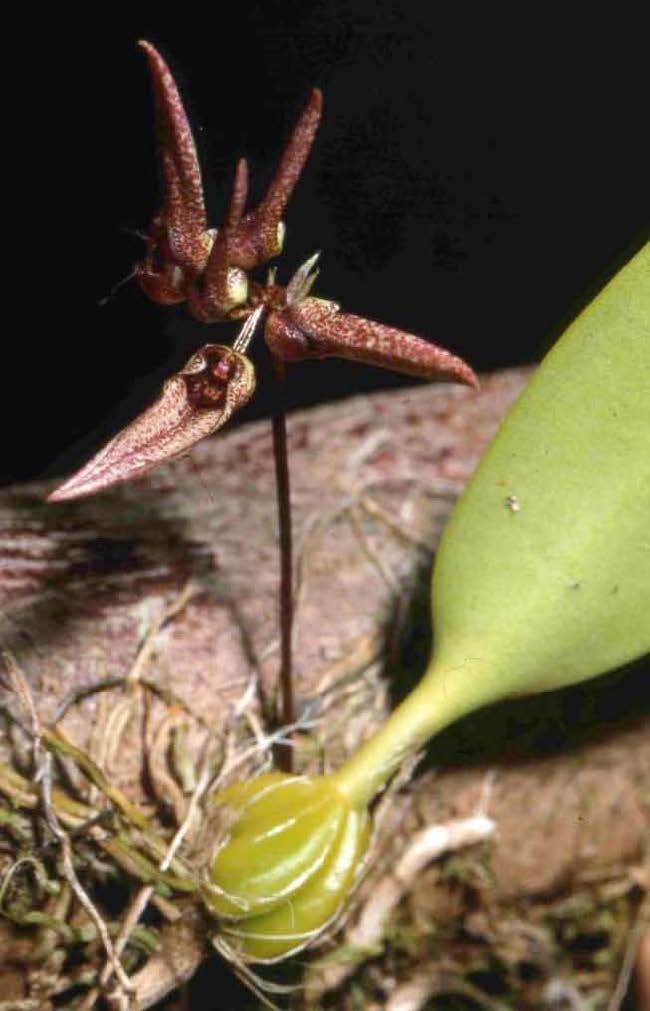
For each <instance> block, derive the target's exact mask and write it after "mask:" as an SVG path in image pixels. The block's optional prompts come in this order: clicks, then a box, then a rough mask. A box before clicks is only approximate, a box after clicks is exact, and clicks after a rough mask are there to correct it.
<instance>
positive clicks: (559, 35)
mask: <svg viewBox="0 0 650 1011" xmlns="http://www.w3.org/2000/svg"><path fill="white" fill-rule="evenodd" d="M185 6H186V10H185V9H179V8H176V9H175V10H174V13H173V14H171V15H169V16H162V15H161V14H160V13H157V14H156V15H152V16H151V17H147V16H146V15H145V14H144V13H143V10H144V9H143V8H134V10H133V13H132V14H124V13H122V14H121V15H118V14H116V12H115V10H114V9H113V8H112V7H111V9H110V17H109V13H108V9H106V10H102V9H101V8H99V7H97V8H95V14H94V15H93V19H92V20H91V19H90V18H89V17H88V16H85V17H86V20H85V21H82V20H79V17H80V16H75V17H74V18H73V17H72V16H70V17H69V21H67V22H66V21H64V20H62V17H63V15H61V14H60V12H59V13H58V16H57V19H56V20H53V21H52V22H51V23H48V22H45V21H43V19H42V16H40V15H39V17H35V18H34V24H33V25H32V26H30V27H29V30H28V31H27V30H26V31H25V32H24V33H23V34H20V33H17V34H16V35H15V36H13V38H12V39H11V40H8V41H7V46H8V48H9V49H11V46H12V45H14V46H15V48H16V53H17V55H18V56H19V57H20V60H19V63H18V64H17V66H19V67H20V68H21V69H20V70H15V71H13V72H12V80H11V82H10V85H11V86H10V97H11V99H12V100H11V102H9V103H8V107H7V118H6V120H5V122H8V121H9V120H10V119H11V118H12V117H13V116H14V115H15V123H16V135H15V137H13V138H12V139H11V142H10V143H6V144H5V154H6V161H7V163H8V165H9V169H10V172H11V174H12V179H13V180H14V182H13V183H11V182H10V184H9V186H8V187H7V189H6V190H5V200H6V201H7V209H8V211H9V213H14V212H16V211H17V212H18V215H19V222H20V227H19V230H18V234H17V235H16V237H15V238H14V239H13V240H11V242H10V241H9V239H8V235H7V234H6V235H5V250H6V253H8V256H9V263H10V266H11V271H10V272H8V273H7V274H6V275H5V328H4V330H5V339H4V361H5V369H4V380H5V382H4V387H5V397H4V398H3V406H2V413H3V420H2V423H3V429H4V433H5V435H4V438H3V450H2V460H1V474H0V478H1V479H2V481H4V482H5V483H6V482H8V481H16V480H24V479H28V478H31V477H37V476H43V475H49V476H53V475H55V474H64V473H66V472H68V471H70V470H71V469H73V468H74V467H76V466H78V465H79V464H80V463H81V462H83V460H84V459H85V458H86V457H87V456H88V454H89V453H90V452H91V451H92V450H93V449H95V448H97V447H98V446H99V445H100V444H101V443H102V442H103V441H105V440H106V438H107V437H108V436H110V435H111V434H112V433H113V432H114V431H115V430H116V429H118V428H119V427H120V426H121V425H122V424H124V423H125V421H127V420H128V419H129V418H131V417H132V416H134V415H135V414H136V413H138V412H139V411H140V410H141V409H142V408H143V407H144V406H145V405H146V403H147V402H148V401H150V400H151V399H152V397H153V396H154V394H155V392H156V390H157V389H158V388H159V386H160V383H161V381H162V380H163V379H164V378H165V377H166V376H167V375H168V374H169V373H170V372H172V371H173V370H174V369H175V368H177V367H179V366H180V365H181V364H182V363H183V362H184V360H185V359H186V358H187V357H188V356H189V354H190V353H191V351H192V350H194V349H195V348H196V347H197V346H199V345H200V344H202V343H205V342H206V341H208V340H216V341H223V340H226V341H227V340H230V339H231V337H232V334H233V328H232V327H228V326H225V327H224V326H222V327H216V328H215V327H212V328H208V327H205V326H202V325H201V324H199V323H196V322H193V321H192V320H190V319H188V317H187V315H186V313H185V311H184V309H183V307H180V308H177V309H162V308H159V307H157V306H154V305H153V304H151V303H148V302H147V301H146V300H145V298H144V296H143V295H142V294H141V293H140V292H139V290H138V289H137V288H136V287H135V286H134V285H133V284H132V283H131V284H127V285H125V286H124V287H122V288H121V289H120V290H119V292H117V293H116V294H115V296H114V297H113V298H111V300H110V301H109V302H108V304H106V305H104V306H103V307H102V306H100V304H99V303H100V300H101V299H102V297H103V296H104V295H106V293H107V292H108V291H109V290H110V289H111V287H112V286H113V285H114V284H115V283H116V282H117V281H118V280H119V279H120V278H121V277H123V276H124V275H126V274H127V273H128V272H129V270H130V268H131V266H132V265H133V263H134V262H135V261H136V260H137V259H138V258H139V256H140V255H141V249H142V244H141V242H140V240H139V239H138V238H137V237H136V236H135V234H133V232H134V230H136V229H139V228H143V227H146V226H147V224H148V222H149V220H150V218H151V215H152V213H153V212H154V210H155V209H156V204H157V178H156V166H155V149H154V143H153V124H152V108H151V92H150V85H149V80H148V77H147V71H146V66H145V61H144V58H143V56H142V54H141V53H140V52H139V51H138V49H137V48H136V46H135V42H136V40H137V38H139V37H145V38H148V39H150V40H151V41H152V42H154V43H155V44H156V45H158V46H159V47H160V49H161V50H162V52H163V53H164V54H165V56H166V57H167V58H168V59H169V61H170V63H171V65H172V67H173V69H174V71H175V73H176V74H177V77H178V80H179V84H180V86H181V89H182V92H183V95H184V97H185V98H186V100H187V105H188V109H189V112H190V116H191V120H192V123H193V125H194V127H195V131H196V136H197V141H198V144H199V148H200V153H201V156H202V161H203V167H204V172H205V176H206V182H207V187H208V194H209V197H208V200H209V208H210V217H211V220H212V222H213V223H218V221H219V219H220V216H221V214H222V211H223V206H224V201H225V199H226V195H227V189H228V183H229V180H230V177H231V172H232V167H233V164H234V160H235V158H236V156H237V155H239V154H242V153H246V154H247V155H248V156H249V158H250V163H251V169H252V174H253V192H254V195H259V194H260V193H261V191H262V190H263V188H264V185H265V183H266V182H267V181H268V178H269V174H270V172H271V170H272V168H273V166H274V164H275V160H276V158H277V156H278V153H279V151H280V149H281V147H282V143H283V141H284V139H285V137H286V135H287V132H288V130H289V129H290V127H291V125H292V123H293V121H294V119H295V117H296V115H297V113H298V112H299V110H300V108H301V107H302V104H303V102H304V100H305V97H306V95H307V93H308V91H309V88H310V87H311V86H312V85H314V84H316V85H319V86H320V87H321V88H322V89H323V91H324V94H325V113H324V120H323V124H322V127H321V130H320V133H319V136H318V138H317V142H316V146H315V148H314V151H313V154H312V157H311V159H310V161H309V163H308V166H307V169H306V172H305V175H304V177H303V179H302V181H301V183H300V185H299V187H298V190H297V191H296V193H295V195H294V199H293V201H292V203H291V205H290V208H289V212H288V215H287V226H288V234H287V241H286V244H285V251H284V254H283V257H282V260H281V261H280V273H279V278H280V280H286V279H287V278H288V277H289V276H290V274H291V273H292V272H293V270H294V269H295V268H296V266H297V265H298V264H300V263H301V262H302V261H303V260H304V259H305V258H306V257H307V256H308V255H309V254H310V253H311V252H312V251H314V250H316V249H321V250H322V251H323V258H322V264H321V266H322V273H321V278H320V282H319V289H318V291H319V293H320V294H322V295H326V296H330V297H333V298H335V299H336V300H337V301H339V302H341V303H342V305H343V307H344V308H345V309H347V310H348V311H351V312H357V313H360V314H362V315H366V316H369V317H371V318H375V319H379V320H382V321H383V322H386V323H391V324H394V325H397V326H400V327H402V328H404V329H409V330H412V331H414V332H416V333H421V334H423V335H427V336H429V337H430V338H431V339H432V340H435V341H437V342H439V343H442V344H445V345H447V346H448V347H450V348H451V349H452V350H454V351H456V352H457V353H459V354H461V355H463V356H464V357H466V358H467V359H468V360H469V361H470V362H471V363H472V364H473V365H474V367H475V368H476V369H478V370H487V369H493V368H497V367H501V366H504V365H508V364H513V363H520V362H527V361H532V360H534V359H535V358H536V357H538V356H539V355H540V353H541V352H542V351H543V350H544V348H545V347H546V346H547V344H548V342H549V340H551V339H552V337H553V336H554V335H555V334H557V332H558V331H559V330H560V329H561V328H562V327H563V326H564V325H565V324H566V322H567V321H568V319H570V317H571V316H572V315H573V314H574V313H575V311H576V310H577V309H578V308H579V307H580V306H581V305H582V304H583V303H584V301H585V300H587V299H588V298H589V296H590V295H591V294H593V292H594V291H595V290H596V289H597V288H598V287H599V285H600V284H601V283H602V281H603V280H604V279H606V278H607V277H608V276H609V275H610V274H611V273H613V272H614V271H615V270H616V268H617V267H618V266H619V265H620V264H621V263H622V262H623V261H624V260H625V259H626V258H627V257H628V256H629V255H630V254H631V253H632V252H634V250H635V249H636V248H638V246H639V245H640V244H641V243H642V241H643V238H644V230H645V228H646V226H647V223H648V203H647V170H648V158H647V139H646V134H647V122H646V118H647V86H646V82H645V73H646V61H645V56H644V54H642V52H641V49H640V45H641V38H642V32H641V26H640V23H638V22H637V23H635V22H634V21H633V20H629V19H628V18H627V16H626V15H625V13H624V8H623V9H621V13H620V15H619V16H618V18H617V19H616V20H612V14H611V12H610V13H609V14H608V18H607V19H606V20H605V19H604V20H602V21H600V20H598V16H597V14H596V12H595V10H594V9H593V8H591V9H590V13H589V19H588V22H585V23H583V24H581V25H580V26H579V27H571V26H569V25H568V24H567V23H566V22H565V20H563V19H562V18H559V17H558V18H554V17H553V16H552V15H549V14H547V13H545V9H544V10H542V9H539V8H538V9H537V10H535V8H534V7H532V6H528V5H527V6H526V8H525V9H522V14H521V15H520V16H519V17H516V16H513V15H508V16H507V17H506V16H505V15H504V14H501V15H495V14H494V13H493V12H492V10H491V9H490V10H489V12H484V13H482V14H481V13H477V12H476V11H473V10H472V9H471V8H470V7H467V8H463V7H460V6H456V7H455V8H454V9H453V10H454V12H455V13H453V14H452V13H450V12H449V10H448V9H447V8H445V7H444V6H442V5H439V4H427V5H425V4H419V3H412V4H409V3H406V4H400V3H397V2H386V0H384V2H382V0H379V2H370V0H351V2H348V3H339V2H328V3H324V2H302V3H294V2H286V0H285V2H282V3H275V2H266V3H263V2H251V0H247V2H246V3H241V4H240V5H239V6H238V7H236V8H235V9H234V10H232V9H228V8H226V7H224V6H223V5H219V4H213V5H209V6H208V5H200V6H199V5H196V4H187V5H185ZM637 38H638V40H639V43H638V45H637ZM14 110H17V111H14ZM10 278H11V280H10ZM400 382H413V380H403V379H401V378H399V377H393V376H392V375H390V374H388V373H385V372H380V371H378V370H373V369H366V368H362V367H360V366H355V365H352V364H350V363H346V362H341V361H330V362H326V363H317V364H315V363H310V364H306V365H304V366H299V367H296V368H295V369H294V370H292V375H291V389H290V400H291V403H292V405H294V406H298V405H305V404H310V403H315V402H320V401H324V400H326V399H330V398H334V397H342V396H346V395H350V394H352V393H355V392H358V391H361V390H367V389H376V388H379V387H388V386H394V385H396V384H397V383H400ZM268 406H269V403H268V391H267V390H266V388H265V386H264V384H261V387H260V389H259V392H258V394H257V395H256V398H255V401H254V402H253V403H252V404H251V405H250V406H249V407H248V408H247V409H246V410H245V411H244V412H242V414H241V415H240V416H239V420H240V421H242V420H246V419H249V418H251V417H258V416H260V415H263V414H265V413H268Z"/></svg>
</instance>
